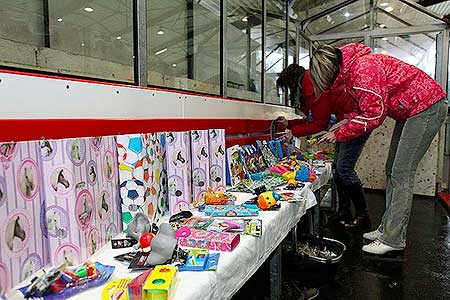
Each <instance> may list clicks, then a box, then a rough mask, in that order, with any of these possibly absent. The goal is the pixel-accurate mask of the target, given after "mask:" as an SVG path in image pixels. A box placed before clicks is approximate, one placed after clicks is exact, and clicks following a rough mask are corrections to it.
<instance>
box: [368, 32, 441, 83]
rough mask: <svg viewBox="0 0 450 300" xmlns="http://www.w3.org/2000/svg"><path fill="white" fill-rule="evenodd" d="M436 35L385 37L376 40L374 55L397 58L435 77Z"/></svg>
mask: <svg viewBox="0 0 450 300" xmlns="http://www.w3.org/2000/svg"><path fill="white" fill-rule="evenodd" d="M436 35H437V34H436V33H428V34H426V35H425V34H415V35H402V36H396V37H384V38H380V39H375V40H374V49H373V52H374V53H382V54H388V55H392V56H394V57H397V58H399V59H401V60H403V61H405V62H407V63H409V64H412V65H414V66H417V67H419V68H421V69H422V70H423V71H425V72H426V73H427V74H428V75H430V76H431V77H433V78H434V77H435V71H436V70H435V68H436Z"/></svg>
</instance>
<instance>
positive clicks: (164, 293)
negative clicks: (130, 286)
mask: <svg viewBox="0 0 450 300" xmlns="http://www.w3.org/2000/svg"><path fill="white" fill-rule="evenodd" d="M176 274H177V268H175V267H172V266H164V265H163V266H156V267H155V269H154V270H153V272H152V273H151V274H150V276H149V277H148V278H147V280H146V281H145V284H144V287H143V289H142V300H156V299H158V300H167V299H170V298H171V292H172V287H173V286H174V285H175V280H176Z"/></svg>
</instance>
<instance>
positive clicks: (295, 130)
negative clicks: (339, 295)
mask: <svg viewBox="0 0 450 300" xmlns="http://www.w3.org/2000/svg"><path fill="white" fill-rule="evenodd" d="M277 85H278V86H279V87H281V88H282V89H284V90H289V98H290V100H291V101H292V102H294V103H300V109H301V111H302V112H303V113H304V114H305V115H306V116H307V118H304V119H300V120H292V121H288V122H286V121H285V119H283V118H281V119H283V120H284V121H285V125H287V127H288V128H289V130H290V132H289V131H288V133H287V137H288V138H289V137H291V136H292V135H294V136H296V137H303V136H308V135H313V134H316V133H319V132H321V131H324V130H326V129H327V127H328V124H329V122H330V117H331V115H332V114H335V115H336V117H337V120H338V121H339V123H337V124H336V125H334V126H333V127H331V128H330V131H333V130H335V129H337V128H338V127H339V126H340V125H341V124H342V123H344V122H346V119H347V118H348V117H347V116H348V115H351V114H354V113H355V112H357V107H356V103H355V102H353V101H352V99H351V98H350V97H349V96H348V95H347V94H346V93H345V92H344V90H343V89H342V88H339V87H338V88H336V89H333V90H331V91H329V92H327V93H323V94H321V95H320V97H317V96H316V95H315V94H314V91H313V85H312V82H311V78H310V74H309V71H307V70H305V69H304V68H303V67H301V66H299V65H297V64H291V65H289V66H288V67H287V68H286V69H285V70H283V72H282V73H281V74H280V76H279V78H278V80H277ZM369 134H370V133H367V134H365V135H363V136H361V137H358V138H355V139H352V140H349V141H345V142H343V143H337V144H336V148H335V168H336V172H335V176H334V180H335V183H336V189H337V193H338V197H339V211H338V214H337V220H338V221H339V222H341V223H342V224H343V225H345V227H346V228H355V227H357V228H362V227H363V228H365V227H369V228H370V218H369V215H368V214H367V205H366V199H365V196H364V190H363V188H362V184H361V181H360V179H359V177H358V174H357V173H356V171H355V165H356V162H357V161H358V158H359V156H360V154H361V152H362V149H363V147H364V144H365V143H366V141H367V139H368V138H369ZM350 199H351V201H352V202H353V205H354V207H355V216H353V214H352V211H351V203H350Z"/></svg>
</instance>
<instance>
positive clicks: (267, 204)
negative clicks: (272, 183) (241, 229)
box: [258, 192, 280, 210]
mask: <svg viewBox="0 0 450 300" xmlns="http://www.w3.org/2000/svg"><path fill="white" fill-rule="evenodd" d="M278 200H280V195H279V194H277V193H274V192H264V193H262V194H261V195H259V196H258V207H259V208H260V209H262V210H269V209H271V208H274V207H276V205H277V201H278Z"/></svg>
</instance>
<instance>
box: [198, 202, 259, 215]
mask: <svg viewBox="0 0 450 300" xmlns="http://www.w3.org/2000/svg"><path fill="white" fill-rule="evenodd" d="M204 212H205V215H206V216H211V217H253V216H257V215H258V214H259V208H258V206H257V205H255V204H245V205H207V206H206V208H205V210H204Z"/></svg>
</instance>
